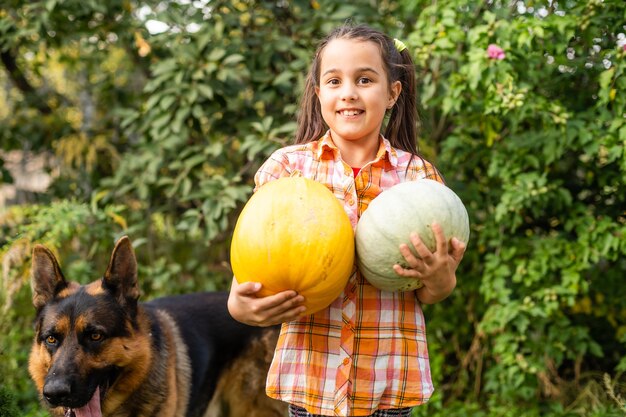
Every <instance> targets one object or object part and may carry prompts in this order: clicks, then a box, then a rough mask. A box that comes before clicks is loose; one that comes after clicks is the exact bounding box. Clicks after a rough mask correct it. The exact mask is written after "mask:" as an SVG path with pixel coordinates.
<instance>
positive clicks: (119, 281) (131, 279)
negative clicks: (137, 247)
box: [102, 236, 139, 309]
mask: <svg viewBox="0 0 626 417" xmlns="http://www.w3.org/2000/svg"><path fill="white" fill-rule="evenodd" d="M102 286H103V287H104V288H105V289H106V290H108V291H110V292H111V293H112V294H113V295H114V296H115V298H117V300H118V301H119V302H120V303H121V304H123V305H125V306H127V307H129V308H131V309H134V308H135V307H136V306H137V299H139V286H138V285H137V259H136V258H135V252H134V251H133V246H132V245H131V243H130V239H129V238H128V237H127V236H124V237H122V238H120V240H118V241H117V243H116V244H115V248H114V249H113V254H112V255H111V261H110V262H109V267H108V268H107V271H106V273H105V274H104V278H103V279H102Z"/></svg>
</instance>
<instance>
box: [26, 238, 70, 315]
mask: <svg viewBox="0 0 626 417" xmlns="http://www.w3.org/2000/svg"><path fill="white" fill-rule="evenodd" d="M67 285H68V284H67V281H66V280H65V277H64V276H63V273H62V272H61V268H60V267H59V263H58V262H57V259H56V258H55V257H54V255H53V254H52V252H50V250H48V248H46V247H45V246H42V245H36V246H35V248H34V249H33V259H32V267H31V288H32V293H33V305H34V306H35V309H37V311H39V310H41V309H42V308H43V306H44V305H46V303H47V302H48V301H50V300H52V299H53V298H54V297H56V295H57V294H58V293H59V292H61V291H62V290H63V289H65V288H67Z"/></svg>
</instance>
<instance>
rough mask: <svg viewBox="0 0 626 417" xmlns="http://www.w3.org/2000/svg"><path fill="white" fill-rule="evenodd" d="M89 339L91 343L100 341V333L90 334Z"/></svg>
mask: <svg viewBox="0 0 626 417" xmlns="http://www.w3.org/2000/svg"><path fill="white" fill-rule="evenodd" d="M90 338H91V340H92V341H93V342H99V341H101V340H102V333H92V334H91V336H90Z"/></svg>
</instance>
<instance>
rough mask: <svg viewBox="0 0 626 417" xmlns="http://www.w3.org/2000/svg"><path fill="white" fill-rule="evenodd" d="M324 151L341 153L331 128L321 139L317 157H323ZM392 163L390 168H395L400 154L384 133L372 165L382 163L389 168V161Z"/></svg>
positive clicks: (380, 138) (334, 153)
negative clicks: (331, 133)
mask: <svg viewBox="0 0 626 417" xmlns="http://www.w3.org/2000/svg"><path fill="white" fill-rule="evenodd" d="M324 152H330V153H332V154H333V155H338V154H339V148H337V145H335V143H334V142H333V139H332V138H331V136H330V130H328V131H327V132H326V133H325V134H324V136H322V138H321V139H320V140H319V146H318V148H317V157H318V158H319V159H321V158H322V156H323V155H324ZM385 161H387V163H388V164H389V165H390V167H389V168H395V167H396V166H397V165H398V154H397V152H396V150H395V149H394V148H393V147H392V146H391V143H390V142H389V140H388V139H387V138H385V137H384V136H383V135H382V134H381V135H379V147H378V151H377V152H376V159H375V160H374V162H373V163H372V165H380V164H382V165H383V166H385V169H387V165H388V164H387V163H386V162H385Z"/></svg>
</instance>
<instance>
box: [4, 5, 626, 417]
mask: <svg viewBox="0 0 626 417" xmlns="http://www.w3.org/2000/svg"><path fill="white" fill-rule="evenodd" d="M346 20H351V21H353V22H356V23H367V24H370V25H372V26H375V27H378V28H381V29H383V30H385V31H386V32H387V33H389V34H390V35H391V36H393V37H397V38H399V39H401V40H402V41H403V42H404V43H405V44H406V45H407V47H408V48H409V49H410V50H411V51H412V53H413V57H414V59H415V62H416V64H417V71H418V77H419V80H418V81H419V86H420V88H419V103H420V109H419V111H420V115H421V131H422V134H421V136H420V138H419V144H420V149H421V151H422V152H423V153H424V155H425V156H426V157H427V158H428V159H430V160H432V161H433V162H434V163H435V164H436V165H437V166H438V168H439V169H440V170H441V171H442V173H443V174H444V177H445V179H446V181H447V183H448V185H449V186H450V187H451V188H453V189H454V190H455V192H457V194H458V195H459V196H460V197H461V199H462V200H463V201H464V203H465V205H466V206H467V209H468V212H469V214H470V223H471V228H472V230H471V233H472V237H471V240H470V245H469V248H468V250H467V252H466V255H465V258H464V260H463V262H462V263H461V265H460V269H459V271H458V285H457V289H456V290H455V292H454V293H453V295H452V296H451V297H450V298H449V299H448V300H445V301H443V302H441V303H439V304H437V305H434V306H428V307H426V308H425V314H426V316H427V317H426V318H427V321H428V331H429V334H428V340H429V349H430V355H431V362H432V366H433V377H434V380H435V386H436V392H435V396H434V397H433V398H432V400H431V402H430V403H429V404H428V405H426V406H424V407H421V408H420V409H418V410H416V411H415V415H416V416H427V415H428V416H472V417H474V416H485V417H487V416H494V417H495V416H503V417H504V416H507V417H508V416H623V415H624V414H625V413H626V408H625V404H624V400H623V397H624V393H625V392H626V388H625V385H624V377H623V373H624V371H626V325H625V324H624V323H626V286H625V285H623V281H624V278H623V277H624V276H625V274H626V260H625V259H626V256H625V255H626V211H625V208H626V185H625V184H626V109H625V104H626V95H625V92H626V89H625V85H626V77H625V76H624V70H625V68H626V35H625V34H626V27H625V26H624V22H626V6H625V5H624V3H623V1H620V0H604V1H602V0H587V1H562V2H561V1H558V2H557V1H549V2H544V1H531V0H518V1H512V0H511V1H501V0H494V1H488V2H475V1H469V0H438V1H432V0H431V1H424V0H415V1H411V0H399V1H393V2H392V1H382V2H370V1H366V0H356V1H353V2H343V1H342V2H340V1H335V0H331V1H321V0H320V1H309V0H307V1H304V0H295V1H289V2H286V1H276V2H273V1H221V0H212V1H208V0H201V1H195V2H190V1H182V0H177V1H171V2H160V1H153V0H146V1H137V0H112V1H107V2H102V1H99V0H66V1H57V0H32V1H29V2H23V1H18V0H5V1H3V2H2V5H0V58H1V63H2V65H1V66H0V68H1V71H0V80H1V81H2V85H3V86H4V88H3V89H2V91H0V102H1V103H2V105H0V145H1V149H2V153H0V156H2V158H0V175H1V178H2V181H3V182H5V183H10V182H11V181H12V179H13V178H12V174H11V171H10V170H9V168H10V167H9V164H8V163H7V162H6V161H7V160H8V159H6V158H5V157H6V156H7V155H8V154H9V152H19V155H24V156H25V157H29V156H33V155H35V156H39V157H42V156H43V157H45V158H46V160H47V161H49V163H50V164H49V172H50V173H51V174H52V177H53V179H54V181H53V183H52V184H51V186H50V187H49V189H48V191H47V192H46V193H44V194H38V195H29V196H28V199H26V198H25V197H24V198H23V199H22V200H20V201H19V202H20V204H16V205H12V206H10V207H7V208H4V209H0V231H1V234H0V257H1V261H2V269H1V270H0V271H1V274H2V276H1V281H0V282H1V283H2V284H1V287H0V297H1V298H2V303H1V306H0V308H1V309H2V314H1V315H0V333H1V334H2V339H1V340H2V343H1V345H0V374H2V375H3V378H2V379H1V380H0V393H1V395H0V400H1V401H0V410H9V411H6V413H8V415H11V414H14V415H17V414H19V415H27V416H42V415H45V413H44V412H43V411H42V410H41V407H40V406H39V404H38V400H37V396H36V393H35V392H34V388H33V386H32V383H31V382H30V380H29V379H28V375H27V371H26V369H27V356H28V348H29V345H30V343H31V338H32V329H31V322H32V316H33V314H34V311H33V308H32V306H31V305H30V289H29V285H28V275H29V263H30V252H31V250H32V247H33V245H34V244H35V243H44V244H46V245H48V247H50V248H51V249H52V250H53V251H54V252H55V253H56V254H58V255H59V259H61V262H62V267H63V268H64V271H65V272H66V275H67V276H68V278H70V279H74V280H77V281H80V282H88V281H90V280H92V279H95V278H96V277H98V276H99V274H101V273H102V272H103V271H104V270H105V268H106V262H107V261H108V259H106V257H107V255H106V254H108V253H110V249H111V247H112V245H113V242H114V240H115V239H117V238H119V237H120V236H122V235H124V234H126V235H129V236H130V238H131V239H132V241H133V243H134V245H135V248H136V251H137V256H138V260H139V263H140V280H141V286H142V290H143V297H144V298H151V297H155V296H159V295H163V294H172V293H183V292H190V291H198V290H217V289H226V288H227V286H228V283H229V281H230V279H231V275H230V274H231V272H230V267H229V259H228V249H229V243H230V235H231V233H232V229H233V227H234V222H235V220H236V218H237V215H238V213H239V211H240V209H241V207H242V206H243V204H244V203H245V201H246V200H247V199H248V197H249V196H250V194H251V192H252V176H253V175H254V172H255V170H256V169H257V168H258V166H259V165H260V163H261V162H262V161H263V160H264V158H266V157H267V155H269V153H270V152H271V151H273V150H274V149H276V148H277V147H279V146H283V145H285V144H287V143H290V140H291V136H292V134H293V132H294V128H295V124H294V120H295V117H296V112H297V108H298V107H297V106H298V97H299V93H300V92H301V90H302V86H303V78H304V76H305V74H306V70H307V68H308V65H309V62H310V59H311V55H312V53H313V51H314V45H315V44H316V42H317V40H318V39H320V38H321V37H323V36H324V34H326V33H327V32H328V31H329V30H330V29H331V28H333V27H334V26H336V25H338V24H341V23H343V22H345V21H346ZM4 403H6V404H4ZM16 404H17V407H18V408H19V410H20V412H19V413H17V412H16V411H15V407H16Z"/></svg>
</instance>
